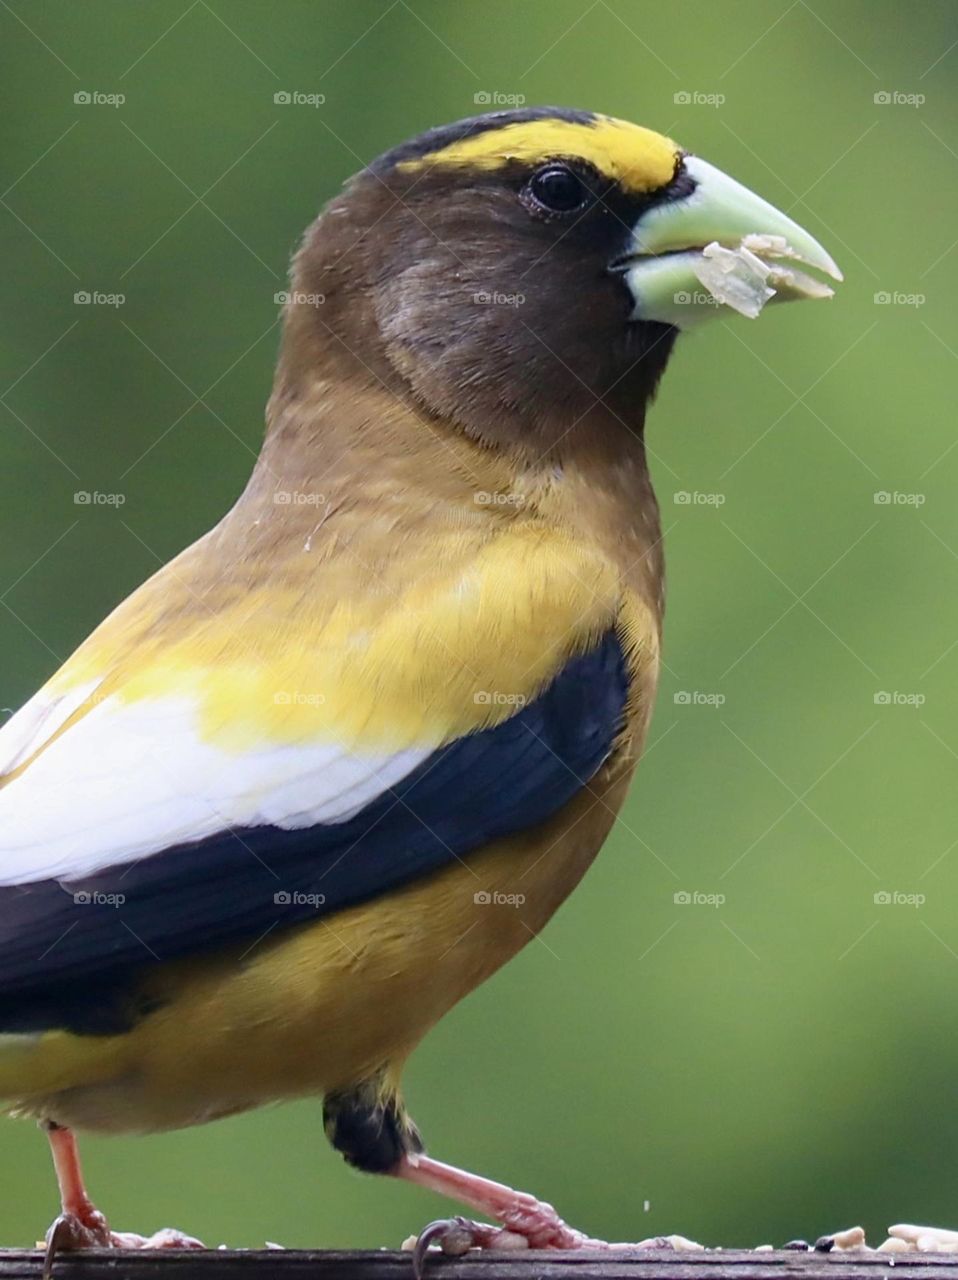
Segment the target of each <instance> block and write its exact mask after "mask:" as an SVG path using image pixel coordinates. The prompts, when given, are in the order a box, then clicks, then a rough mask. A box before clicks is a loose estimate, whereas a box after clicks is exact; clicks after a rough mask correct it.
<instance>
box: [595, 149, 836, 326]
mask: <svg viewBox="0 0 958 1280" xmlns="http://www.w3.org/2000/svg"><path fill="white" fill-rule="evenodd" d="M683 163H684V169H685V171H686V173H687V174H688V175H689V177H691V178H693V179H694V181H695V184H696V185H695V190H694V191H693V192H692V193H691V194H690V195H688V196H684V197H681V198H679V199H677V200H672V201H668V202H663V203H662V204H657V205H653V206H652V208H650V209H649V210H647V212H646V213H644V214H643V215H642V217H641V218H639V220H638V222H637V223H636V224H635V227H634V228H633V232H632V235H633V239H632V246H631V248H630V250H629V252H628V254H627V256H626V258H625V260H621V261H620V263H619V264H617V269H619V270H621V272H622V275H623V277H624V279H625V281H626V283H627V284H628V286H629V289H630V290H631V292H632V295H633V297H634V298H635V310H634V311H633V313H632V316H631V319H633V320H658V321H661V322H662V323H663V324H671V325H675V326H676V328H679V329H687V328H689V327H690V326H692V325H695V324H697V323H699V322H700V321H702V320H707V319H708V318H709V317H710V316H715V315H718V314H719V313H720V311H721V310H722V309H723V308H725V307H730V308H732V310H733V311H737V312H739V313H740V314H741V315H744V316H748V317H749V318H751V319H755V317H756V316H758V315H759V313H760V312H761V310H762V308H763V307H764V306H765V304H766V303H768V302H790V301H794V300H797V299H800V298H830V297H831V296H832V292H833V291H832V290H831V289H830V288H829V286H828V285H827V284H824V283H823V282H822V281H821V280H818V279H816V278H815V277H813V276H810V275H808V274H807V273H806V272H804V271H800V270H798V269H797V268H796V266H795V265H793V264H796V263H800V264H801V265H802V266H807V267H812V268H813V269H814V270H816V271H821V272H823V273H824V274H825V275H828V276H831V278H832V279H833V280H841V279H842V273H841V272H840V271H839V269H838V267H837V266H836V265H835V262H834V260H833V259H832V258H831V257H830V256H829V254H827V253H826V252H825V250H824V249H823V248H822V246H821V245H820V244H819V243H818V241H817V240H816V239H815V238H814V237H813V236H811V235H809V233H808V232H807V231H805V230H804V229H803V228H802V227H800V226H799V225H798V223H797V222H793V221H792V219H791V218H789V217H787V216H786V215H785V214H784V213H781V212H780V211H779V210H778V209H776V208H775V207H774V206H773V205H770V204H769V203H768V201H767V200H763V199H762V198H761V196H757V195H756V194H755V193H754V192H753V191H749V189H748V187H743V186H742V184H741V183H740V182H736V181H735V179H734V178H730V177H729V176H728V175H727V174H725V173H723V172H722V171H721V169H716V168H715V167H714V165H710V164H708V163H707V162H706V161H705V160H700V159H699V157H698V156H686V158H685V160H684V162H683Z"/></svg>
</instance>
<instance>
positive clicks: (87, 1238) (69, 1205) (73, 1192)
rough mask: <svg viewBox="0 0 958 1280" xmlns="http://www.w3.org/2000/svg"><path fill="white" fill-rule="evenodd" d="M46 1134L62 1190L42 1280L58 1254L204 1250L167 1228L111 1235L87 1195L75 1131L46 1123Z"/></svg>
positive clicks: (197, 1241)
mask: <svg viewBox="0 0 958 1280" xmlns="http://www.w3.org/2000/svg"><path fill="white" fill-rule="evenodd" d="M41 1128H43V1129H45V1130H46V1135H47V1138H48V1140H49V1142H50V1152H51V1154H52V1156H53V1168H54V1170H55V1171H56V1175H57V1183H58V1185H59V1188H60V1214H59V1216H58V1217H57V1218H56V1219H55V1220H54V1222H53V1225H52V1226H51V1227H50V1230H49V1231H48V1232H47V1235H46V1254H45V1256H44V1259H43V1280H50V1274H51V1272H52V1270H53V1261H54V1258H55V1257H56V1255H57V1254H58V1253H62V1252H72V1251H74V1250H77V1249H202V1248H203V1247H204V1246H203V1245H202V1243H201V1242H200V1241H199V1240H194V1239H193V1237H192V1236H186V1235H183V1234H182V1232H179V1231H173V1230H170V1229H169V1228H165V1229H164V1230H162V1231H157V1232H155V1233H154V1234H153V1235H152V1236H138V1235H135V1234H134V1233H133V1232H128V1231H111V1230H110V1227H109V1225H108V1223H107V1220H106V1218H105V1217H104V1216H103V1214H102V1213H101V1212H100V1211H99V1209H97V1207H96V1205H94V1203H93V1201H92V1200H91V1199H90V1197H89V1195H87V1190H86V1187H85V1185H84V1182H83V1170H82V1169H81V1167H80V1152H79V1150H78V1149H77V1141H76V1138H75V1137H74V1135H73V1132H72V1130H70V1129H66V1128H64V1127H63V1126H62V1125H59V1124H56V1123H54V1121H52V1120H45V1121H43V1122H42V1124H41Z"/></svg>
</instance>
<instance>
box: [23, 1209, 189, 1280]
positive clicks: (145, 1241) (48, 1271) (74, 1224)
mask: <svg viewBox="0 0 958 1280" xmlns="http://www.w3.org/2000/svg"><path fill="white" fill-rule="evenodd" d="M205 1247H206V1246H205V1245H204V1244H203V1242H202V1241H201V1240H196V1239H194V1237H193V1236H187V1235H184V1234H183V1232H182V1231H175V1230H173V1229H172V1228H170V1227H164V1228H163V1229H162V1230H160V1231H155V1232H154V1233H153V1235H151V1236H140V1235H136V1234H135V1233H134V1232H132V1231H111V1230H110V1228H109V1226H108V1225H107V1221H106V1218H104V1216H103V1214H102V1213H97V1212H95V1211H94V1212H93V1213H91V1214H89V1215H88V1217H87V1218H86V1220H85V1221H84V1220H83V1219H81V1218H78V1217H77V1216H76V1214H72V1213H61V1214H60V1216H59V1217H58V1218H57V1219H55V1221H54V1223H53V1225H52V1226H51V1227H50V1230H49V1231H48V1232H47V1235H46V1251H45V1253H44V1255H43V1271H42V1272H41V1280H51V1276H52V1274H53V1263H54V1261H55V1260H56V1256H57V1254H58V1253H75V1252H77V1251H78V1250H81V1249H204V1248H205Z"/></svg>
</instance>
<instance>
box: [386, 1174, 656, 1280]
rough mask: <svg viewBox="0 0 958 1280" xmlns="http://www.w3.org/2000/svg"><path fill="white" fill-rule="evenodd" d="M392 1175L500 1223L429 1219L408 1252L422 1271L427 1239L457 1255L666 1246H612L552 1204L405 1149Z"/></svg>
mask: <svg viewBox="0 0 958 1280" xmlns="http://www.w3.org/2000/svg"><path fill="white" fill-rule="evenodd" d="M395 1176H396V1177H397V1178H404V1179H405V1180H406V1181H407V1182H413V1183H415V1184H416V1186H419V1187H426V1188H427V1189H428V1190H429V1191H435V1192H438V1194H439V1195H443V1196H448V1197H449V1198H450V1199H452V1200H458V1201H459V1202H460V1203H461V1204H465V1205H468V1206H469V1208H470V1209H473V1210H475V1211H476V1212H477V1213H481V1214H482V1215H483V1216H486V1217H490V1218H494V1219H495V1221H496V1222H498V1223H499V1224H500V1225H499V1226H491V1225H489V1224H487V1223H482V1222H472V1221H471V1220H470V1219H468V1218H446V1219H440V1220H439V1221H437V1222H431V1223H430V1224H429V1226H428V1227H426V1228H425V1230H424V1231H423V1232H422V1233H421V1234H420V1236H419V1238H418V1240H417V1241H416V1246H415V1249H414V1251H413V1266H414V1268H415V1273H416V1276H417V1277H420V1278H421V1276H422V1266H423V1261H424V1259H425V1256H426V1252H427V1250H428V1248H429V1246H430V1245H431V1244H436V1245H439V1246H440V1248H441V1249H442V1250H443V1252H444V1253H448V1254H453V1255H458V1254H462V1253H465V1252H466V1251H467V1250H468V1249H473V1248H480V1249H622V1248H631V1249H642V1248H662V1247H663V1246H664V1247H668V1242H667V1241H665V1240H664V1239H661V1238H656V1239H654V1240H643V1241H641V1242H639V1243H638V1244H631V1245H624V1244H622V1245H617V1244H609V1243H608V1242H607V1241H605V1240H594V1239H593V1238H592V1237H591V1236H587V1235H585V1234H584V1233H583V1232H581V1231H577V1230H576V1229H575V1228H574V1227H570V1226H568V1224H567V1223H565V1222H563V1220H562V1219H561V1218H560V1217H559V1215H558V1214H557V1213H556V1211H555V1209H553V1207H552V1205H551V1204H545V1203H544V1202H543V1201H542V1200H537V1199H536V1198H535V1196H532V1195H529V1194H528V1193H527V1192H525V1191H513V1189H512V1188H511V1187H507V1186H505V1185H504V1184H503V1183H501V1182H493V1181H491V1180H490V1179H489V1178H481V1177H479V1176H478V1175H477V1174H474V1173H467V1172H465V1170H463V1169H456V1168H454V1167H453V1166H452V1165H448V1164H442V1163H441V1162H440V1161H438V1160H432V1159H430V1158H429V1156H424V1155H416V1154H412V1153H410V1154H408V1155H405V1156H403V1158H402V1160H401V1161H400V1162H399V1164H398V1165H397V1166H396V1169H395Z"/></svg>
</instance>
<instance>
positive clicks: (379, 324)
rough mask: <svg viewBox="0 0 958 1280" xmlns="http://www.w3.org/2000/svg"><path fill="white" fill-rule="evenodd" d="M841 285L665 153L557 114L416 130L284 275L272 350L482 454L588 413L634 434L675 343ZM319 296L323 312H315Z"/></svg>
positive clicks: (664, 142)
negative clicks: (288, 279) (363, 389)
mask: <svg viewBox="0 0 958 1280" xmlns="http://www.w3.org/2000/svg"><path fill="white" fill-rule="evenodd" d="M804 268H811V270H812V271H813V272H816V273H820V274H824V275H827V276H831V277H833V278H835V279H840V278H841V276H840V273H839V271H838V268H837V267H836V266H835V263H834V262H833V261H832V259H831V258H830V257H829V255H828V254H827V253H826V252H825V250H824V249H823V248H822V246H821V245H820V244H819V243H818V241H817V240H815V239H814V238H813V237H812V236H811V235H810V234H809V233H808V232H807V231H805V230H803V229H802V228H801V227H800V226H798V224H797V223H795V222H794V221H793V220H792V219H791V218H789V217H787V216H786V215H785V214H784V213H781V212H779V211H778V210H777V209H775V208H774V207H773V206H772V205H770V204H768V203H767V202H766V201H765V200H763V199H761V198H760V197H759V196H757V195H755V194H754V193H753V192H751V191H749V190H748V189H747V188H746V187H744V186H742V185H741V184H740V183H738V182H736V181H735V180H734V179H732V178H730V177H728V176H727V175H725V174H724V173H723V172H722V171H721V170H719V169H717V168H715V167H714V166H712V165H711V164H709V163H708V162H707V161H705V160H702V159H700V158H699V157H698V156H693V155H690V154H688V153H687V152H685V151H683V150H682V148H681V147H679V146H678V145H676V143H674V142H672V141H671V140H670V139H669V138H666V137H664V136H663V135H661V134H658V133H655V132H653V131H652V130H649V129H645V128H641V127H639V126H638V125H634V124H630V123H627V122H625V121H622V120H617V119H613V118H611V117H608V116H602V115H595V114H591V113H588V112H580V111H571V110H564V109H559V108H535V109H527V110H518V111H507V112H497V113H493V114H490V115H484V116H479V117H476V118H474V119H469V120H464V121H461V122H459V123H457V124H453V125H449V126H446V127H442V128H438V129H433V130H431V131H429V132H428V133H425V134H423V135H422V136H420V137H418V138H416V139H414V140H412V141H410V142H407V143H405V144H403V145H401V146H398V147H396V148H394V149H393V150H391V151H389V152H387V153H386V154H385V155H383V156H381V157H380V158H379V159H378V160H376V161H375V162H373V163H372V164H371V165H370V166H369V167H368V168H367V169H364V170H363V171H362V172H360V173H359V174H357V175H356V177H354V178H353V179H352V180H351V181H350V182H349V183H348V184H347V186H346V188H345V191H344V193H343V194H342V195H341V196H339V197H338V198H337V199H335V200H334V201H333V202H332V203H331V204H330V205H329V207H328V208H327V210H326V211H325V212H324V213H323V215H322V216H321V217H320V218H319V219H318V220H317V222H316V223H315V224H314V225H313V227H312V228H311V229H310V230H309V231H308V232H307V235H306V238H305V240H304V243H303V247H302V249H301V250H300V252H299V254H298V255H297V257H296V259H295V261H294V268H293V277H292V290H291V294H290V298H291V301H290V303H289V306H288V312H287V339H288V345H289V347H290V349H291V352H292V353H293V355H292V356H291V358H294V359H295V358H296V357H297V355H298V358H299V360H300V361H301V363H302V364H303V366H304V367H306V366H308V367H310V368H312V369H316V368H317V367H322V365H323V362H324V361H325V362H326V363H327V364H328V363H329V362H330V361H332V362H334V363H336V364H337V366H338V367H339V370H340V372H342V370H343V368H344V366H349V367H350V368H351V370H352V372H353V374H354V375H357V376H360V377H363V376H365V377H367V378H371V379H374V380H377V381H379V382H381V383H383V384H384V385H386V386H387V387H388V388H389V389H390V390H391V391H394V392H396V393H397V394H400V395H405V396H408V397H411V398H412V400H414V401H415V403H416V404H417V406H418V407H419V408H420V409H421V410H423V409H424V410H425V411H427V412H428V413H429V414H430V415H433V416H434V417H436V418H439V419H443V420H449V421H452V422H454V423H455V424H456V425H457V426H458V427H460V428H461V429H464V430H465V431H466V432H467V433H468V434H470V435H472V436H474V437H475V438H478V439H481V440H487V441H488V440H492V441H495V442H499V443H501V442H502V440H503V439H521V438H525V439H528V438H529V437H530V436H533V437H536V438H537V439H538V441H539V443H540V444H543V443H544V444H546V445H547V444H548V442H549V440H550V439H556V438H558V437H559V436H561V435H565V434H566V433H568V431H569V429H570V426H569V424H570V423H572V422H575V421H578V420H579V419H581V418H590V419H592V418H594V416H595V412H596V406H597V405H600V406H602V408H603V409H604V410H606V411H607V412H608V413H609V414H611V415H612V416H613V417H614V418H615V419H616V420H617V421H620V422H625V423H627V424H628V425H629V427H630V429H641V426H642V422H643V420H644V409H645V405H646V403H647V401H648V399H649V398H650V396H651V395H652V394H653V392H654V389H655V386H656V384H657V382H658V379H659V377H660V375H661V373H662V370H663V369H664V367H665V363H666V361H667V359H668V356H669V353H670V351H671V349H672V346H673V343H674V340H675V338H676V336H677V335H678V333H679V332H680V331H682V330H685V329H687V328H690V327H692V326H694V325H697V324H699V323H701V322H702V321H703V320H707V319H709V318H711V317H713V316H717V315H721V314H729V313H730V312H732V311H736V312H739V313H741V314H744V315H746V316H750V317H752V318H754V317H757V316H758V315H759V313H760V312H761V311H762V310H763V308H764V306H765V304H766V303H767V302H778V301H787V300H794V299H798V298H820V297H827V296H830V294H831V290H830V289H829V288H828V287H827V286H826V285H825V284H824V283H823V282H822V281H821V280H820V279H818V278H817V276H816V275H811V274H809V273H808V271H806V270H804ZM317 299H321V300H322V302H321V304H320V303H317Z"/></svg>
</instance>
